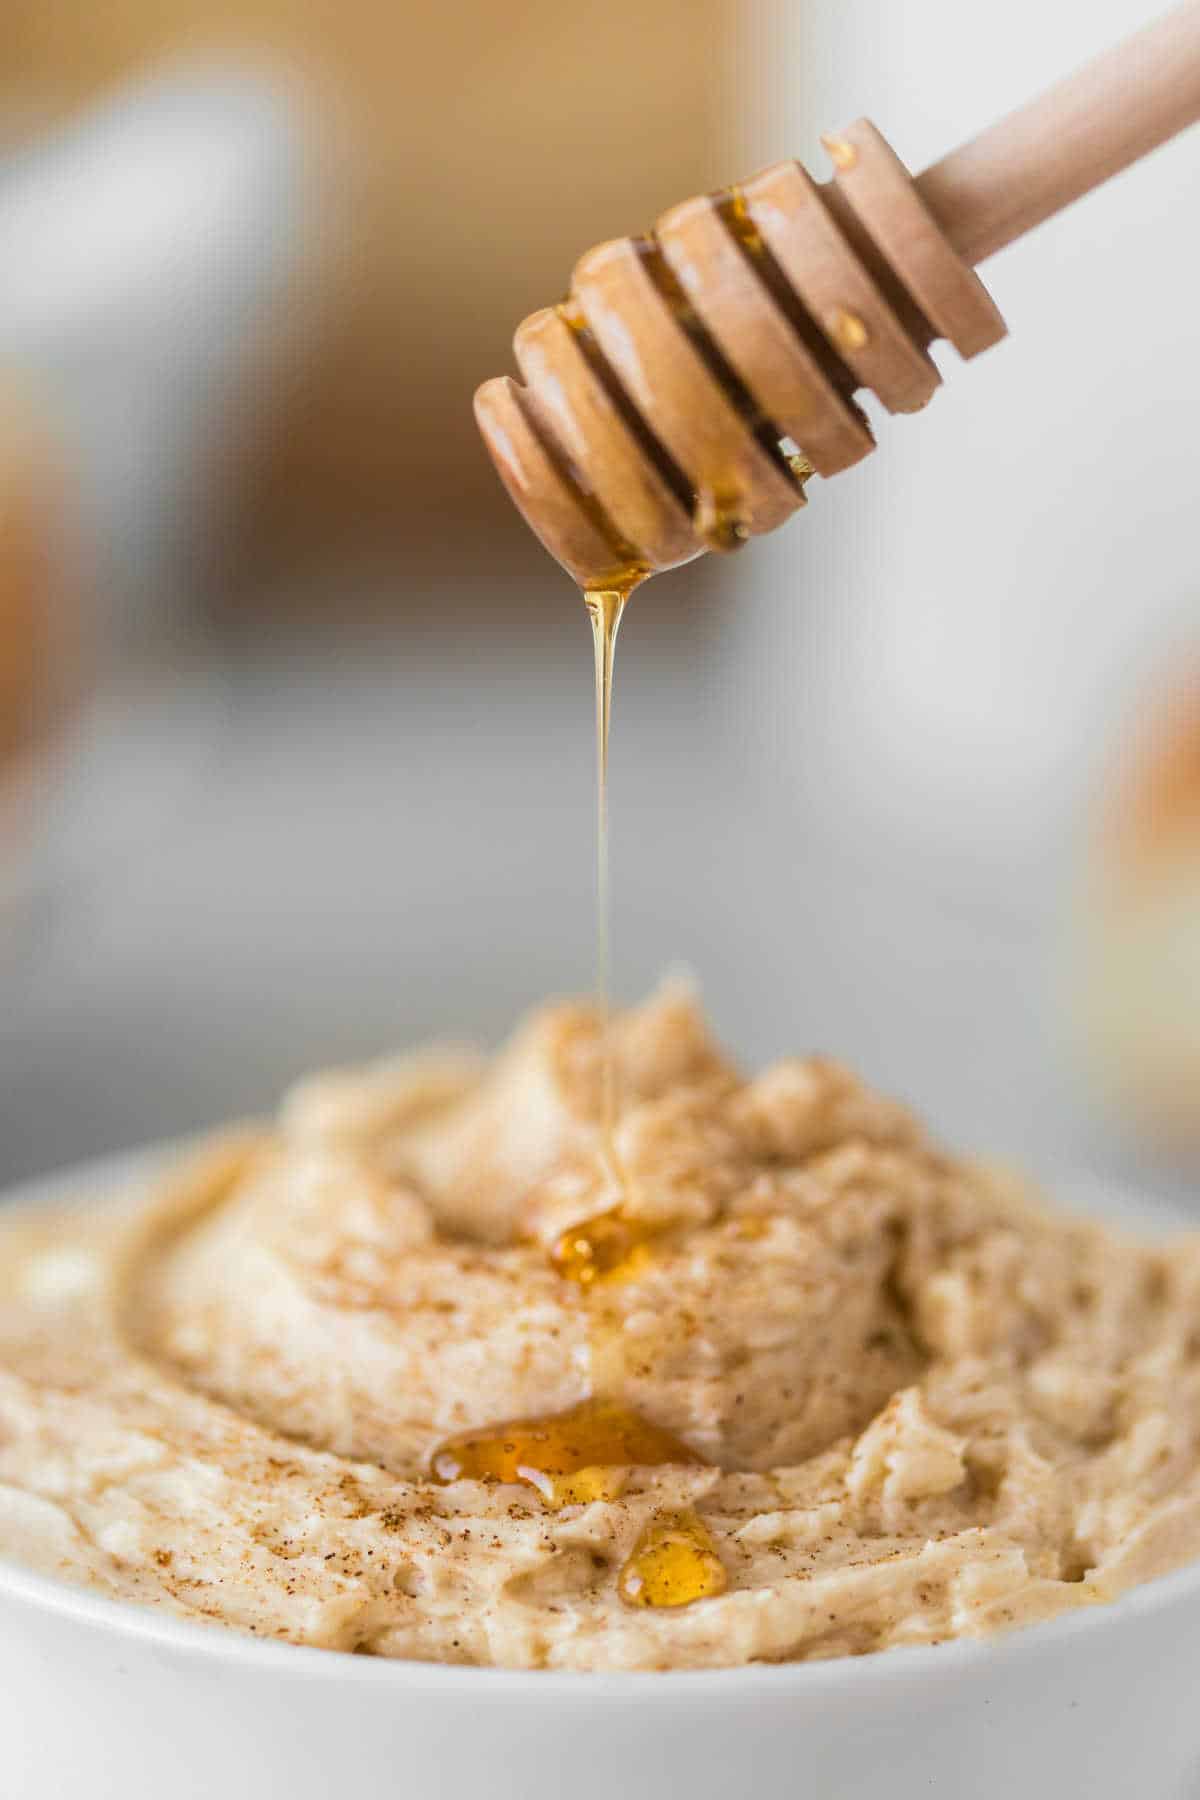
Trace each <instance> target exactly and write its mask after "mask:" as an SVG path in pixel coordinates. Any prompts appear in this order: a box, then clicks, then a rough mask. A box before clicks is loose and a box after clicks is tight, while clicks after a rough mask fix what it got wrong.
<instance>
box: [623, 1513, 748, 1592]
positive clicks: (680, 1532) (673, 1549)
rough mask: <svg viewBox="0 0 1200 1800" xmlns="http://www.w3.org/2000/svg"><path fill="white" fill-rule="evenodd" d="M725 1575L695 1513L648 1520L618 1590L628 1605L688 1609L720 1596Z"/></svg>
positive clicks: (661, 1514) (715, 1550) (706, 1529)
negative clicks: (695, 1601) (694, 1603)
mask: <svg viewBox="0 0 1200 1800" xmlns="http://www.w3.org/2000/svg"><path fill="white" fill-rule="evenodd" d="M728 1586H729V1576H728V1574H727V1573H726V1570H725V1565H724V1563H723V1562H722V1561H721V1558H720V1555H719V1554H718V1552H717V1546H716V1545H715V1544H714V1543H713V1540H712V1537H711V1535H710V1533H709V1530H708V1527H707V1526H706V1525H705V1524H704V1522H703V1520H701V1519H700V1518H698V1517H697V1515H696V1514H695V1513H694V1512H668V1513H660V1514H659V1515H658V1517H657V1518H654V1519H651V1521H650V1523H649V1524H648V1525H647V1526H646V1528H645V1530H644V1531H643V1532H642V1535H641V1536H640V1537H639V1539H638V1541H637V1543H636V1544H635V1545H634V1547H633V1553H632V1555H631V1556H630V1558H629V1561H628V1562H627V1563H626V1564H625V1567H624V1568H623V1569H622V1570H621V1574H620V1578H619V1580H618V1583H617V1590H618V1592H619V1593H620V1596H621V1598H622V1600H624V1601H625V1603H626V1605H628V1606H690V1605H691V1603H692V1601H693V1600H708V1599H710V1598H711V1597H712V1596H713V1595H714V1594H723V1593H724V1592H725V1589H726V1588H727V1587H728Z"/></svg>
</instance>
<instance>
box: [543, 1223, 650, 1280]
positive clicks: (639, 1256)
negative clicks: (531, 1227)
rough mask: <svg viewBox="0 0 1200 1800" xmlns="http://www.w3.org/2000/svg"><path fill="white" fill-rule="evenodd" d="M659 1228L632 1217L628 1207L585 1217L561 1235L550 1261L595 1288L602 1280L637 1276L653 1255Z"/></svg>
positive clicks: (557, 1267) (560, 1269)
mask: <svg viewBox="0 0 1200 1800" xmlns="http://www.w3.org/2000/svg"><path fill="white" fill-rule="evenodd" d="M657 1232H658V1227H657V1226H655V1225H651V1224H648V1223H647V1222H646V1221H645V1220H644V1219H634V1218H631V1217H630V1216H629V1214H628V1212H627V1211H626V1210H625V1208H624V1206H610V1207H609V1208H608V1210H607V1212H601V1213H595V1214H593V1216H592V1217H591V1218H590V1219H581V1220H580V1221H579V1223H578V1225H571V1226H569V1227H568V1229H567V1230H566V1231H564V1232H563V1234H562V1236H561V1237H559V1238H558V1239H557V1240H556V1241H555V1243H554V1246H553V1248H552V1249H551V1251H550V1261H551V1264H552V1265H553V1267H554V1268H555V1269H557V1270H558V1273H559V1274H560V1275H562V1276H564V1277H565V1279H566V1280H567V1281H576V1282H578V1283H579V1285H580V1287H594V1286H595V1285H596V1283H597V1282H599V1281H609V1280H614V1281H621V1280H625V1279H627V1278H628V1277H629V1276H630V1275H634V1274H636V1273H637V1271H638V1270H639V1269H640V1268H641V1267H643V1266H644V1264H645V1263H646V1262H647V1260H648V1257H649V1252H648V1250H647V1245H648V1244H649V1242H650V1240H651V1238H653V1237H655V1236H656V1235H657Z"/></svg>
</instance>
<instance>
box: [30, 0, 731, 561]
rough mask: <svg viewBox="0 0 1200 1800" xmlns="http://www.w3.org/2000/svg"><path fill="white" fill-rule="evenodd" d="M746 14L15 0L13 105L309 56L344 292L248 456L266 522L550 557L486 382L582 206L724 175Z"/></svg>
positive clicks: (292, 537)
mask: <svg viewBox="0 0 1200 1800" xmlns="http://www.w3.org/2000/svg"><path fill="white" fill-rule="evenodd" d="M732 16H733V9H732V7H730V6H728V5H727V4H726V3H725V0H656V4H655V5H654V6H651V7H645V6H642V5H640V4H639V0H607V3H606V4H605V5H604V6H603V7H600V6H596V5H592V6H588V5H584V6H564V5H562V4H561V0H526V3H525V4H523V5H521V6H518V7H497V6H495V5H493V4H491V3H490V0H459V3H458V4H457V5H455V6H453V7H413V6H403V5H402V6H396V5H394V4H393V3H392V0H341V3H340V4H339V5H337V6H332V5H327V4H324V3H323V0H318V3H317V4H315V5H309V4H306V3H305V0H111V4H107V5H105V6H102V7H101V6H94V5H92V6H85V7H80V6H78V5H76V4H68V3H67V0H8V4H7V6H6V8H5V20H4V32H5V43H6V50H7V54H6V55H5V57H4V58H3V62H2V66H0V110H7V109H9V108H13V109H15V108H18V107H20V108H23V109H26V110H27V109H28V107H29V105H30V104H31V103H36V104H37V105H38V106H39V107H41V108H42V109H43V110H44V109H46V108H49V109H50V110H51V111H53V112H54V113H56V114H58V115H59V116H65V115H68V114H70V113H72V112H76V111H78V110H80V109H81V108H82V107H84V106H86V105H88V104H90V103H91V102H92V100H93V99H94V98H95V97H96V96H97V95H98V94H99V93H100V92H101V91H102V90H104V89H108V88H111V87H112V86H113V85H115V84H116V83H118V82H121V81H124V80H128V79H131V78H134V77H137V76H142V75H144V74H145V72H146V70H147V68H148V67H150V66H151V65H153V64H156V63H158V62H160V61H162V60H163V59H165V58H167V57H171V56H176V57H177V56H178V55H180V53H188V54H190V53H193V52H212V51H216V52H218V53H220V54H221V56H222V58H223V59H224V58H228V59H229V60H231V61H232V62H233V63H234V64H235V65H236V64H237V63H238V62H239V61H242V62H244V63H247V64H249V65H250V66H253V65H254V64H255V63H256V62H257V63H258V64H260V65H262V64H264V63H265V66H266V68H267V70H268V71H269V70H270V69H271V68H272V67H276V68H278V67H279V66H280V65H282V66H283V68H284V69H285V71H292V72H294V73H295V74H297V75H298V76H299V78H300V87H301V89H303V90H306V91H307V93H308V95H309V100H308V101H307V102H306V104H308V105H310V106H311V109H312V118H311V125H312V135H313V139H314V142H317V141H319V140H325V141H328V142H329V143H330V144H331V145H332V146H334V148H335V154H334V156H333V158H332V164H333V166H332V167H331V169H330V178H331V180H332V182H333V184H334V188H335V193H334V197H333V204H332V205H331V206H330V207H329V208H328V212H329V215H330V216H329V218H328V220H327V222H326V229H327V233H328V235H329V242H328V244H327V246H326V255H325V257H324V270H325V278H327V279H328V280H329V283H330V285H331V288H332V292H331V293H329V294H326V293H325V292H324V290H323V291H322V296H321V299H322V309H323V317H324V319H325V324H324V326H323V327H322V328H321V336H320V339H319V341H318V343H317V345H316V347H315V350H314V353H313V356H312V360H311V362H310V364H309V366H308V367H307V368H306V369H305V370H303V371H302V372H301V374H300V376H299V378H298V379H296V380H295V381H294V382H293V383H292V384H291V390H290V392H289V394H288V395H287V396H286V398H285V400H284V401H283V402H282V404H280V405H278V406H272V409H271V412H270V415H269V416H268V417H267V418H266V419H264V421H263V422H262V429H261V430H256V431H255V432H254V434H253V442H248V443H246V444H245V445H244V446H242V447H241V449H240V451H239V460H238V466H237V467H235V468H233V469H231V480H232V481H233V483H234V484H235V485H236V487H237V489H238V496H239V505H240V510H241V513H242V516H243V519H244V522H245V529H246V530H247V532H248V534H249V537H250V540H251V543H252V545H253V546H255V547H258V548H266V549H270V550H274V549H276V548H282V549H284V550H292V551H296V552H298V551H300V550H301V549H305V548H308V547H311V546H312V545H313V543H314V542H317V543H320V542H322V541H324V540H328V539H331V538H332V539H335V540H338V541H339V542H340V541H341V540H343V539H344V538H345V537H346V536H347V535H349V534H353V537H354V540H355V542H356V543H358V542H361V539H362V535H363V533H364V532H365V531H367V530H370V531H372V532H375V533H377V534H378V535H379V536H380V537H381V538H383V539H385V540H386V539H389V538H391V539H395V538H399V537H401V536H402V537H403V540H404V548H405V556H406V563H409V562H411V559H412V558H413V557H414V556H417V557H419V556H420V554H421V552H422V550H426V551H427V552H428V555H429V559H430V561H431V562H432V561H435V560H436V561H437V564H438V566H439V567H440V568H442V569H443V570H445V568H446V563H447V558H450V559H451V560H452V562H453V563H454V564H455V565H458V564H460V563H461V562H462V561H463V560H464V559H467V558H475V560H477V561H478V562H480V563H482V562H483V560H484V558H485V556H486V557H487V558H489V559H491V560H492V561H493V562H494V559H495V558H496V557H497V556H499V557H501V558H503V557H504V556H506V555H507V556H509V557H511V558H512V559H513V560H515V561H517V562H520V561H521V560H522V559H524V560H525V563H526V566H535V565H536V563H537V558H536V553H535V552H534V551H533V550H532V547H527V546H526V544H525V542H524V535H523V533H521V532H520V531H519V530H518V529H517V528H516V527H515V526H514V524H513V522H512V521H511V519H510V517H509V515H508V510H507V507H506V505H505V502H504V500H503V497H502V496H501V495H500V494H499V493H498V491H497V490H496V488H495V485H494V480H493V477H492V475H491V472H490V470H489V468H488V466H487V460H486V457H485V456H484V455H483V454H482V452H481V449H480V446H479V443H478V440H477V438H476V435H475V431H474V426H473V424H472V420H471V409H470V398H471V394H472V391H473V390H474V388H475V387H476V385H477V384H478V382H479V381H480V380H481V379H482V378H483V376H484V375H486V374H487V373H488V371H489V370H490V369H491V368H492V367H494V366H495V364H496V363H497V361H498V360H499V359H500V358H501V357H502V356H503V355H504V354H505V352H506V348H507V339H508V335H509V331H510V329H511V320H512V318H513V317H514V316H516V315H519V314H520V313H522V312H525V311H528V310H529V308H530V307H531V306H532V305H533V304H534V302H535V301H536V300H537V299H538V298H539V296H541V295H542V294H543V293H545V292H546V291H547V290H549V291H551V292H557V291H560V290H561V289H563V288H564V287H565V284H566V278H567V274H568V272H569V268H570V263H571V259H572V257H573V254H574V251H575V249H576V248H577V239H578V235H579V230H580V222H581V219H585V220H586V221H587V228H588V229H589V230H590V231H591V232H592V233H593V234H594V235H598V236H599V235H603V234H604V233H605V232H608V231H616V230H617V229H619V228H620V226H621V225H622V223H623V222H626V221H628V219H629V218H630V217H633V218H640V217H645V218H647V219H649V218H652V217H653V216H654V215H655V213H656V212H657V211H659V210H661V207H662V206H663V205H664V204H665V203H666V201H667V200H668V199H669V198H670V197H671V195H672V194H675V193H678V192H680V191H685V190H687V189H689V188H691V187H693V186H697V185H703V184H704V183H705V182H706V180H707V179H708V178H709V176H710V174H711V173H712V170H711V168H710V166H709V158H710V156H711V155H713V153H714V138H715V135H716V129H715V120H716V116H717V111H718V108H717V106H716V104H715V99H716V81H717V79H718V78H719V72H720V71H721V70H722V69H723V68H724V67H726V66H727V64H728V58H727V57H726V56H725V55H724V54H723V53H722V48H721V45H720V43H719V42H718V41H717V40H718V39H719V37H720V33H721V32H722V30H723V29H724V27H725V25H726V23H727V22H728V21H729V20H730V19H731V18H732ZM31 96H32V102H31V99H30V97H31ZM716 154H717V155H719V154H720V151H719V147H717V148H716ZM401 496H402V499H401ZM493 528H495V529H494V535H493Z"/></svg>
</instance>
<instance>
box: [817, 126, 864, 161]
mask: <svg viewBox="0 0 1200 1800" xmlns="http://www.w3.org/2000/svg"><path fill="white" fill-rule="evenodd" d="M821 145H822V148H823V149H824V150H825V152H826V154H827V155H828V157H829V160H830V162H831V163H832V164H833V166H834V168H835V169H842V170H845V169H852V168H853V167H854V165H855V163H856V162H857V161H858V151H857V150H856V149H855V148H854V145H853V144H852V143H851V142H850V141H849V139H848V138H844V137H838V136H837V135H836V133H834V132H831V131H826V132H822V134H821Z"/></svg>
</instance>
